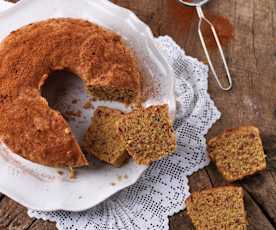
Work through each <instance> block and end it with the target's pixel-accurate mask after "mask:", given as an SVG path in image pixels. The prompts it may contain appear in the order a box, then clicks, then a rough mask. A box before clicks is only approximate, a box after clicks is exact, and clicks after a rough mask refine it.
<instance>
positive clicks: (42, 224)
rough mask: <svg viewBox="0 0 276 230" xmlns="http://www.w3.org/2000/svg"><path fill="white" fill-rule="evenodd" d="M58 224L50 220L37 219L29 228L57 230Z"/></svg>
mask: <svg viewBox="0 0 276 230" xmlns="http://www.w3.org/2000/svg"><path fill="white" fill-rule="evenodd" d="M56 229H57V228H56V224H55V223H52V222H49V221H43V220H36V221H35V222H34V223H33V224H32V225H31V226H30V228H28V230H56Z"/></svg>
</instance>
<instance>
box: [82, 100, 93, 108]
mask: <svg viewBox="0 0 276 230" xmlns="http://www.w3.org/2000/svg"><path fill="white" fill-rule="evenodd" d="M83 108H84V109H93V108H94V106H93V104H92V102H91V101H90V100H88V101H86V102H85V103H84V105H83Z"/></svg>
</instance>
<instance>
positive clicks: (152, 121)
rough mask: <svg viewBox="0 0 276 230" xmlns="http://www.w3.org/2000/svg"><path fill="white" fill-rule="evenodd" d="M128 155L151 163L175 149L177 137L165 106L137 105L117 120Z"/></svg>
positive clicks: (141, 162)
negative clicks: (137, 106) (146, 106)
mask: <svg viewBox="0 0 276 230" xmlns="http://www.w3.org/2000/svg"><path fill="white" fill-rule="evenodd" d="M118 130H119V132H120V133H121V134H122V136H123V139H124V141H125V145H126V149H127V151H128V154H129V155H131V156H132V157H133V159H134V160H135V161H136V162H137V163H138V164H145V165H147V164H150V163H151V162H153V161H156V160H159V159H161V158H163V157H165V156H167V155H169V154H170V153H172V152H174V151H175V148H176V137H175V133H174V130H173V126H172V122H171V121H170V118H169V115H168V106H167V105H160V106H150V107H148V108H146V109H145V108H138V109H137V110H135V111H133V112H131V113H128V114H127V115H125V116H124V117H123V118H122V119H120V120H119V121H118Z"/></svg>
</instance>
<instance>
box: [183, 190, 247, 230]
mask: <svg viewBox="0 0 276 230" xmlns="http://www.w3.org/2000/svg"><path fill="white" fill-rule="evenodd" d="M186 205H187V213H188V215H189V217H190V218H191V220H192V222H193V224H194V226H195V228H196V229H198V230H209V229H210V230H213V229H229V230H231V229H232V230H246V229H247V227H246V225H247V221H246V213H245V208H244V202H243V189H242V188H241V187H236V186H224V187H217V188H211V189H208V190H204V191H201V192H194V193H192V195H191V196H190V197H189V198H188V199H187V200H186Z"/></svg>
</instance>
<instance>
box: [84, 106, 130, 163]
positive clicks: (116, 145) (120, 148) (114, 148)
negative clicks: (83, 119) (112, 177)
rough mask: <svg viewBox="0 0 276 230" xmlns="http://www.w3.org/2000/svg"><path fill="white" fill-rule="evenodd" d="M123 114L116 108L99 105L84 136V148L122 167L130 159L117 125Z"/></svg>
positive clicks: (103, 159)
mask: <svg viewBox="0 0 276 230" xmlns="http://www.w3.org/2000/svg"><path fill="white" fill-rule="evenodd" d="M123 115H124V114H123V112H121V111H119V110H116V109H110V108H107V107H98V108H97V110H96V111H95V113H94V116H93V118H92V123H91V125H90V127H89V128H88V130H87V132H86V134H85V137H84V148H85V150H86V151H87V152H89V153H91V154H93V155H94V156H95V157H97V158H98V159H100V160H102V161H105V162H107V163H109V164H111V165H113V166H116V167H120V166H121V165H122V164H123V163H124V162H125V161H126V160H127V159H128V154H127V152H126V149H125V145H124V142H123V139H122V137H121V136H120V135H118V132H117V126H116V122H117V121H118V119H120V118H121V117H122V116H123Z"/></svg>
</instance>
